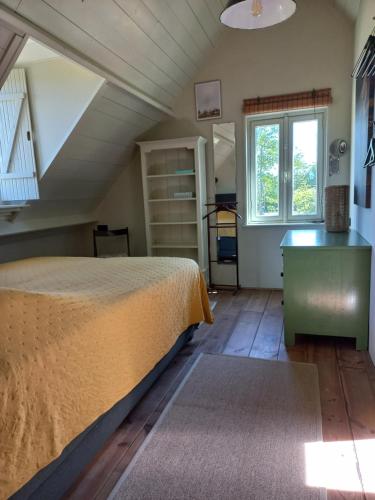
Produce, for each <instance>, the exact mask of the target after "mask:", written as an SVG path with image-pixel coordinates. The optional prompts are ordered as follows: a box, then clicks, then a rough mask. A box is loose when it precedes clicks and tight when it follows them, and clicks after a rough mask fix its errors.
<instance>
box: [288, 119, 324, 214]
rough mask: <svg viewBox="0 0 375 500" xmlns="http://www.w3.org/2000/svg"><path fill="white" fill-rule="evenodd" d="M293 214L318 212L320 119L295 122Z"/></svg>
mask: <svg viewBox="0 0 375 500" xmlns="http://www.w3.org/2000/svg"><path fill="white" fill-rule="evenodd" d="M292 182H293V200H292V214H293V215H315V214H317V212H318V210H317V209H318V120H309V121H300V122H295V123H293V181H292Z"/></svg>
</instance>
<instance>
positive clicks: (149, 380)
mask: <svg viewBox="0 0 375 500" xmlns="http://www.w3.org/2000/svg"><path fill="white" fill-rule="evenodd" d="M197 326H198V325H194V326H191V327H189V328H188V329H187V330H186V331H185V332H184V333H182V334H181V335H180V337H179V338H178V340H177V342H176V343H175V345H174V346H173V347H172V349H171V350H170V351H169V353H168V354H166V355H165V356H164V358H163V359H162V360H161V361H160V362H159V363H158V364H157V365H156V366H155V368H154V369H153V370H152V371H151V372H150V373H149V374H148V375H147V376H146V377H145V378H144V379H143V380H142V382H141V383H140V384H138V385H137V387H135V388H134V389H133V390H132V392H131V393H130V394H128V395H127V396H126V397H125V398H124V399H122V400H121V401H119V402H118V403H117V404H116V405H115V406H114V407H113V408H111V410H109V411H108V412H107V413H105V414H104V415H102V416H101V417H99V418H98V419H97V420H96V421H95V422H94V423H93V424H92V425H90V427H88V428H87V429H86V430H85V431H84V432H82V434H80V435H79V436H77V437H76V438H75V439H74V440H73V441H72V442H71V443H70V444H69V445H68V446H67V447H66V448H65V449H64V451H63V452H62V454H61V455H60V457H59V458H57V459H56V460H54V461H53V462H51V463H50V464H49V465H47V467H45V468H44V469H42V470H41V471H39V472H38V473H37V474H36V475H35V476H34V477H33V478H32V479H31V480H30V481H29V482H28V483H26V484H25V485H24V486H23V487H22V488H21V489H20V490H18V491H17V492H16V493H15V494H14V495H12V496H11V497H10V499H11V500H25V499H31V500H57V499H59V498H61V497H62V496H63V495H64V493H66V492H67V491H68V489H69V488H70V487H71V486H72V484H73V483H74V481H75V480H76V479H77V478H78V476H79V475H80V473H81V472H82V471H83V469H84V468H85V467H86V465H87V464H89V463H90V462H91V461H92V460H93V458H94V456H95V455H96V453H97V452H98V451H99V450H100V448H102V447H103V445H104V443H105V442H106V440H107V439H108V438H109V437H110V436H111V434H113V433H114V431H115V430H116V429H117V427H118V426H119V425H120V424H121V422H122V421H123V420H124V419H125V417H126V416H127V415H128V414H129V413H130V412H131V410H132V409H133V408H134V407H135V405H136V404H137V403H138V402H139V400H140V399H141V398H142V397H143V396H144V394H145V393H146V392H147V391H148V390H149V388H150V387H151V386H152V384H153V383H154V382H155V381H156V379H157V378H158V377H159V376H160V375H161V373H162V372H163V371H164V370H165V369H166V368H167V366H168V365H169V363H170V362H171V361H172V360H173V358H174V357H175V356H176V354H177V353H178V352H179V351H180V350H181V349H182V347H183V346H184V345H185V344H186V343H187V342H189V341H190V340H191V339H192V338H193V335H194V330H195V329H196V328H197Z"/></svg>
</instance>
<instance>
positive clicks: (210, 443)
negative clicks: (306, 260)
mask: <svg viewBox="0 0 375 500" xmlns="http://www.w3.org/2000/svg"><path fill="white" fill-rule="evenodd" d="M321 439H322V424H321V411H320V400H319V386H318V373H317V369H316V366H315V365H312V364H304V363H283V362H279V361H265V360H258V359H251V358H250V359H249V358H239V357H232V356H222V355H202V356H201V357H200V358H198V360H197V362H196V363H195V365H194V366H193V367H192V369H191V371H190V372H189V374H188V375H187V376H186V378H185V380H184V382H183V383H182V384H181V386H180V388H179V389H178V391H177V392H176V394H175V395H174V397H173V399H172V400H171V401H170V403H169V404H168V406H167V407H166V408H165V410H164V412H163V413H162V415H161V417H160V419H159V420H158V422H157V424H156V425H155V427H154V428H153V429H152V431H151V432H150V434H149V436H148V437H147V438H146V440H145V442H144V443H143V445H142V446H141V448H140V449H139V450H138V452H137V454H136V456H135V457H134V460H133V461H132V463H131V464H130V465H129V467H128V469H127V470H126V471H125V473H124V475H123V476H122V477H121V478H120V480H119V482H118V484H117V485H116V487H115V489H114V491H113V493H112V494H111V496H110V499H111V500H114V499H116V500H121V499H126V500H129V499H131V500H140V499H142V500H180V499H181V500H184V499H191V500H211V499H215V500H216V499H217V500H231V499H233V500H249V499H257V500H272V499H275V500H276V499H277V500H305V499H308V500H318V499H322V498H325V497H326V492H325V491H324V490H321V489H319V488H311V487H308V486H307V485H306V473H307V471H306V470H305V443H312V442H316V441H321Z"/></svg>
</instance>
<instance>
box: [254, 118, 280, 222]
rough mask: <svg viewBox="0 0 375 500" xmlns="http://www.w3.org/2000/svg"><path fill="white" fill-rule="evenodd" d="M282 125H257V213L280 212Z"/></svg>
mask: <svg viewBox="0 0 375 500" xmlns="http://www.w3.org/2000/svg"><path fill="white" fill-rule="evenodd" d="M279 151H280V126H279V125H278V124H277V123H276V124H272V125H260V126H256V127H255V172H256V214H257V216H268V217H271V216H273V217H275V216H278V215H279V213H280V208H279V206H280V200H279V173H280V158H279V156H280V155H279Z"/></svg>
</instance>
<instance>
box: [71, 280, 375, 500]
mask: <svg viewBox="0 0 375 500" xmlns="http://www.w3.org/2000/svg"><path fill="white" fill-rule="evenodd" d="M281 298H282V297H281V292H280V291H268V290H251V291H250V290H242V291H241V292H240V293H238V294H237V295H235V296H233V295H232V294H231V293H229V292H222V293H220V294H218V295H213V296H211V300H215V301H217V306H216V308H215V311H214V312H215V318H216V320H215V323H214V325H212V326H209V325H202V326H201V327H200V328H199V330H198V331H197V332H196V335H195V338H194V340H193V341H192V342H191V343H190V344H189V345H187V346H186V347H185V348H184V349H183V350H182V351H181V352H180V353H179V354H178V356H177V357H176V359H175V360H174V361H173V362H172V364H171V365H170V367H169V368H168V369H167V370H166V372H165V373H164V374H163V375H162V376H161V378H160V379H159V380H158V381H157V382H156V383H155V385H154V386H153V387H152V388H151V390H150V391H149V392H148V393H147V394H146V396H145V397H144V398H143V400H142V401H141V402H140V403H139V404H138V406H137V407H136V408H135V409H134V410H133V412H132V413H131V414H130V415H129V417H128V418H127V419H126V420H125V421H124V422H123V424H122V425H121V426H120V428H119V429H118V430H117V431H116V433H115V434H114V435H113V436H112V438H111V439H110V440H109V442H108V444H107V446H106V447H105V448H104V449H103V450H102V452H101V453H100V454H99V455H98V456H97V457H96V459H95V460H94V462H93V463H92V464H91V465H90V466H89V467H88V468H87V470H86V471H85V472H84V474H83V475H82V476H81V478H80V480H79V481H78V482H77V484H76V485H75V487H74V488H73V489H72V490H71V491H70V493H69V495H67V498H69V499H70V500H73V499H80V500H82V499H92V500H100V499H105V498H107V496H108V494H109V493H110V492H111V490H112V489H113V487H114V485H115V484H116V482H117V480H118V479H119V478H120V476H121V475H122V473H123V472H124V471H125V469H126V467H127V466H128V464H129V463H130V461H131V459H132V457H133V456H134V454H135V452H136V451H137V449H138V448H139V446H140V445H141V444H142V442H143V441H144V439H145V437H146V436H147V434H148V433H149V432H150V430H151V428H152V427H153V425H154V424H155V422H156V421H157V419H158V417H159V415H160V413H161V412H162V410H163V408H164V407H165V406H166V404H167V402H168V401H169V399H170V398H171V396H172V395H173V393H174V392H175V390H176V388H177V387H178V385H179V383H180V382H181V380H182V379H183V378H184V376H185V374H186V373H187V371H188V370H189V368H190V367H191V365H192V363H193V362H194V360H195V359H196V357H197V356H198V354H199V353H201V352H206V353H225V354H231V355H235V356H251V357H256V358H264V359H279V360H283V361H304V362H312V363H316V364H317V366H318V371H319V379H320V380H319V383H320V394H321V406H322V417H323V437H324V441H325V442H328V443H332V444H333V445H335V444H336V443H337V442H338V443H339V445H340V443H344V446H345V447H346V449H347V447H348V446H349V448H350V453H349V455H350V457H349V463H346V469H343V470H342V472H341V476H342V479H343V481H344V480H345V479H346V478H347V477H348V476H350V475H351V474H352V475H354V476H355V479H356V481H357V487H355V488H353V489H354V490H359V491H355V492H348V491H343V489H342V490H337V489H330V490H329V494H328V498H329V499H330V500H331V499H343V498H345V499H346V498H347V499H372V498H375V489H374V481H375V455H374V454H372V461H371V458H370V461H371V462H370V463H369V457H368V456H367V455H366V453H364V452H363V450H362V448H361V447H360V446H359V444H360V443H361V441H362V440H374V442H375V368H374V366H373V365H372V363H371V360H370V358H369V356H368V353H360V352H356V351H355V349H354V342H352V341H351V340H345V339H331V338H324V337H307V336H297V343H296V346H295V347H293V348H292V349H286V348H285V346H284V343H283V335H282V333H283V314H282V307H281ZM371 444H372V443H371ZM372 450H374V446H372ZM347 461H348V460H347ZM340 484H341V483H340ZM358 485H359V486H358ZM337 487H338V486H337V485H335V484H333V485H332V488H337ZM340 487H341V486H340ZM349 489H350V488H349ZM228 500H230V499H228Z"/></svg>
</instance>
